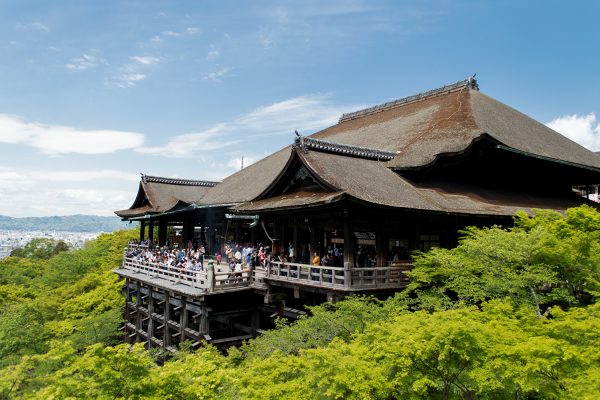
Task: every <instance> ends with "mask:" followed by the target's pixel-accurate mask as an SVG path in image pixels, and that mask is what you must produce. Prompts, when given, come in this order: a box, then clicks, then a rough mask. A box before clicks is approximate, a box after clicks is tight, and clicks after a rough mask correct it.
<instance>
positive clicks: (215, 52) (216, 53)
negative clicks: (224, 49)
mask: <svg viewBox="0 0 600 400" xmlns="http://www.w3.org/2000/svg"><path fill="white" fill-rule="evenodd" d="M217 57H219V51H218V50H210V51H209V52H208V54H206V59H207V60H208V61H213V60H214V59H216V58H217Z"/></svg>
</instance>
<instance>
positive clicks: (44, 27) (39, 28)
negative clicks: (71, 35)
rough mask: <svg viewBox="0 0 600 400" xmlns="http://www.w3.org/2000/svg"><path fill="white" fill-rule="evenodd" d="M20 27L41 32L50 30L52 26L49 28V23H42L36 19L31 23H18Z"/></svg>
mask: <svg viewBox="0 0 600 400" xmlns="http://www.w3.org/2000/svg"><path fill="white" fill-rule="evenodd" d="M17 28H18V29H22V30H34V31H40V32H50V28H48V26H47V25H45V24H43V23H41V22H40V21H34V22H31V23H29V24H25V25H23V24H19V25H17Z"/></svg>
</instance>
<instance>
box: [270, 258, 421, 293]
mask: <svg viewBox="0 0 600 400" xmlns="http://www.w3.org/2000/svg"><path fill="white" fill-rule="evenodd" d="M410 265H411V264H410V262H408V261H406V262H396V263H390V264H388V266H387V267H374V268H350V266H349V263H345V265H344V267H343V268H342V267H327V266H319V265H306V264H297V263H283V262H279V261H272V262H271V263H270V265H268V266H267V275H266V277H267V278H269V279H272V280H278V281H290V282H302V283H304V284H306V285H309V286H324V287H331V288H336V289H342V290H343V289H371V288H374V289H380V288H387V287H389V288H394V287H400V286H402V285H404V284H405V283H407V282H408V276H407V275H406V274H404V272H405V271H408V270H410Z"/></svg>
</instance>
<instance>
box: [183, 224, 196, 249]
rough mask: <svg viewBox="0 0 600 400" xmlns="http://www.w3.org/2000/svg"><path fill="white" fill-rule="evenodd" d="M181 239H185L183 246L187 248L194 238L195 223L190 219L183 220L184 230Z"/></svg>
mask: <svg viewBox="0 0 600 400" xmlns="http://www.w3.org/2000/svg"><path fill="white" fill-rule="evenodd" d="M181 239H182V241H183V244H182V247H183V248H184V249H186V248H187V245H188V242H189V241H190V240H191V241H193V240H194V223H193V222H192V221H191V220H190V219H189V218H185V219H184V220H183V230H182V232H181Z"/></svg>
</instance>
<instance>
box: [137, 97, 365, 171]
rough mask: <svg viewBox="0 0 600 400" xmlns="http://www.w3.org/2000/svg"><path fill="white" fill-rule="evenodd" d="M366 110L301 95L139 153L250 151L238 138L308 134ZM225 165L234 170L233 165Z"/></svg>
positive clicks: (190, 155)
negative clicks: (229, 148)
mask: <svg viewBox="0 0 600 400" xmlns="http://www.w3.org/2000/svg"><path fill="white" fill-rule="evenodd" d="M363 107H364V106H362V105H353V106H339V105H335V104H332V103H331V102H330V100H329V97H328V96H326V95H311V96H300V97H295V98H291V99H288V100H284V101H280V102H277V103H274V104H271V105H268V106H263V107H259V108H257V109H256V110H254V111H252V112H250V113H248V114H244V115H241V116H240V117H238V118H236V119H235V120H233V121H231V122H223V123H220V124H216V125H215V126H213V127H211V128H210V129H207V130H204V131H202V132H199V133H188V134H183V135H177V136H174V137H172V138H171V139H170V140H169V141H168V142H167V143H166V144H165V145H162V146H156V147H143V148H139V149H136V151H138V152H141V153H148V154H156V155H161V156H164V157H178V158H198V157H200V156H203V155H206V154H208V153H210V152H212V151H214V150H222V149H226V148H228V147H231V146H233V145H237V146H236V147H235V148H246V149H247V148H248V146H247V145H245V144H244V143H243V141H242V140H241V139H239V138H246V139H247V140H252V139H253V138H256V137H264V136H276V135H289V136H290V138H291V137H292V136H293V134H294V130H296V129H297V130H299V131H300V132H301V133H307V132H311V131H315V130H317V129H321V128H325V127H327V126H330V125H332V124H335V123H336V122H337V120H338V118H339V117H340V115H341V114H342V113H343V112H347V111H348V110H355V109H359V108H363ZM290 140H291V139H290ZM236 157H239V156H238V155H236ZM247 161H248V163H247ZM250 161H253V159H248V160H247V159H246V158H244V165H249V162H250ZM231 162H232V163H239V164H238V165H241V159H240V160H239V161H238V160H237V158H236V159H235V161H231ZM221 166H222V165H221ZM224 166H225V167H228V168H231V165H230V164H225V165H224Z"/></svg>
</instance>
